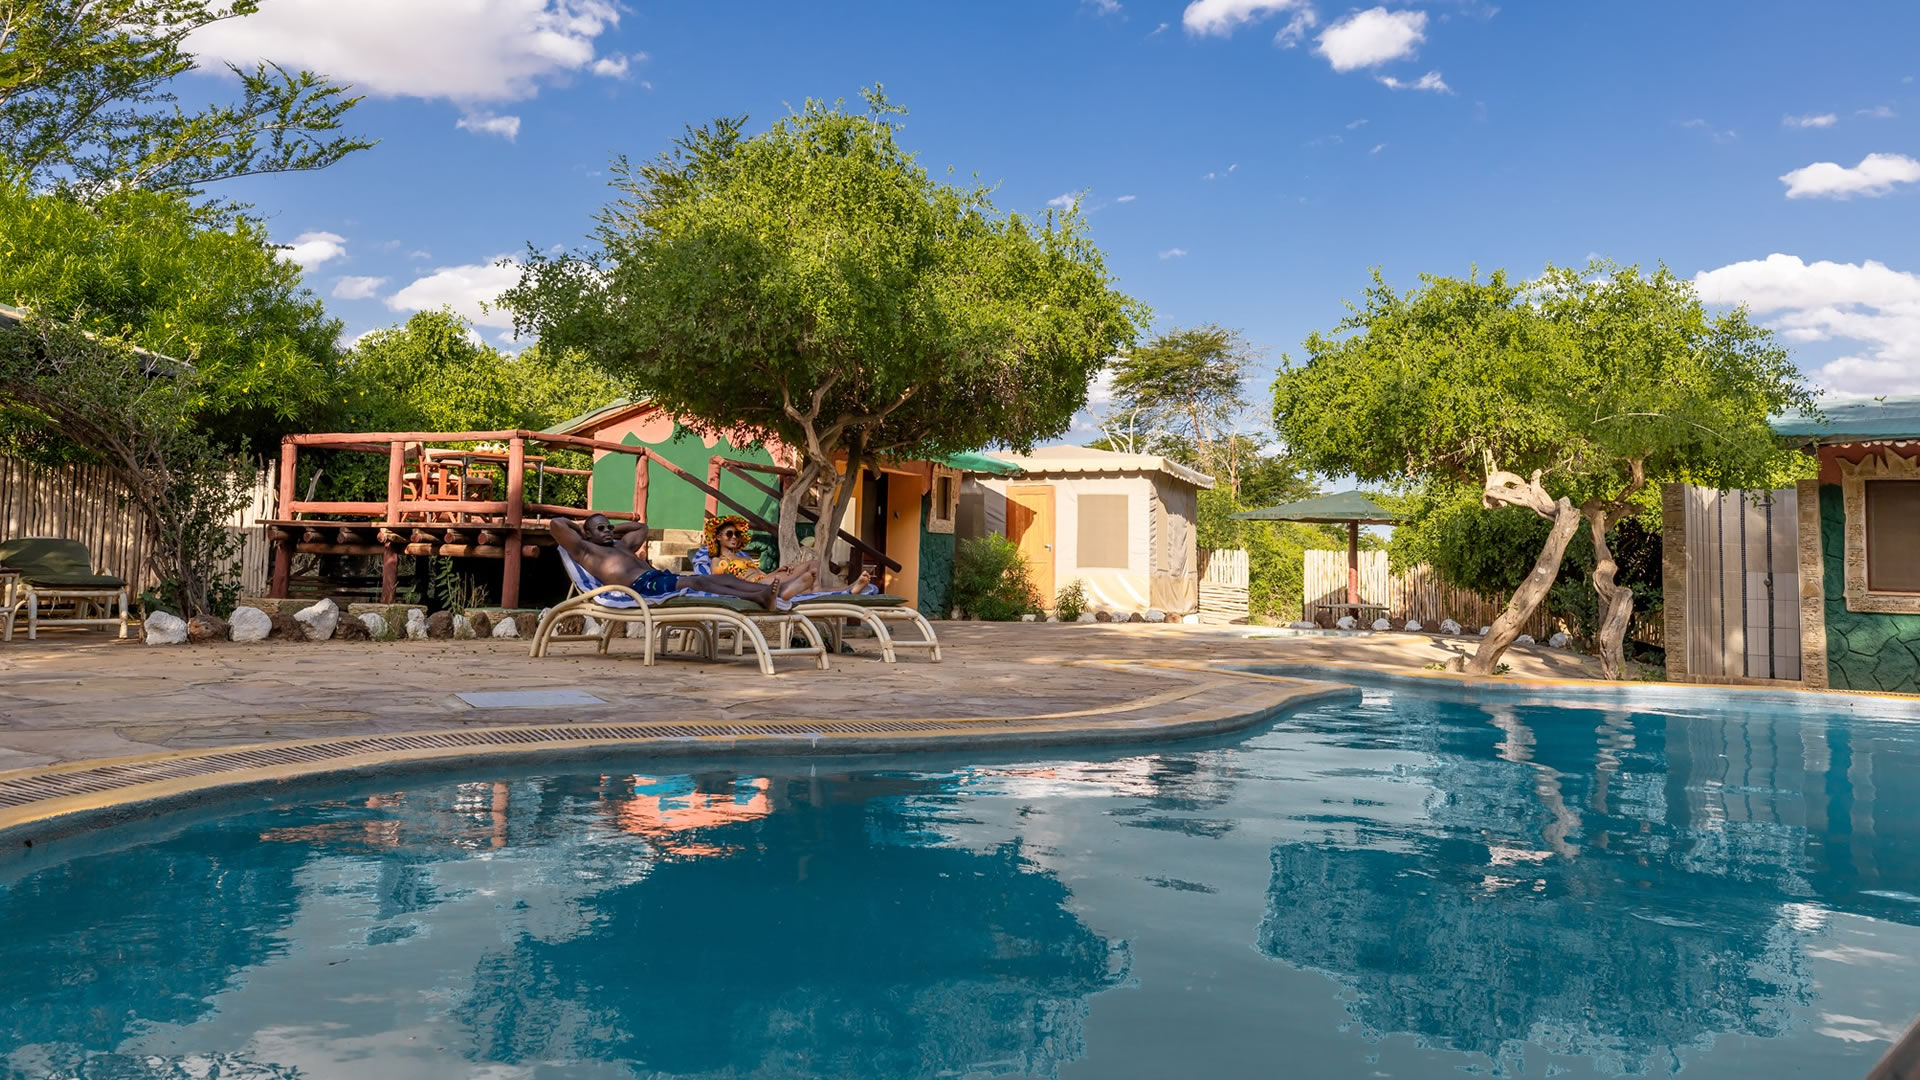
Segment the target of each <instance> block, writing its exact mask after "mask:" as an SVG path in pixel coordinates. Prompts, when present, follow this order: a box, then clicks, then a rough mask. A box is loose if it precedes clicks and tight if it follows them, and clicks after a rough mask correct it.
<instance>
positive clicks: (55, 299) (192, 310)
mask: <svg viewBox="0 0 1920 1080" xmlns="http://www.w3.org/2000/svg"><path fill="white" fill-rule="evenodd" d="M0 302H4V303H7V304H10V305H13V306H16V307H21V308H26V309H28V310H30V311H33V312H36V313H38V314H40V315H43V316H45V317H46V318H48V319H49V320H52V321H55V322H63V323H68V324H71V325H73V326H74V327H76V328H77V329H80V330H84V331H88V332H91V333H96V334H103V335H108V336H116V337H117V336H124V337H125V338H126V339H127V340H128V341H129V342H131V343H133V344H136V345H138V346H140V347H142V348H146V349H150V350H152V351H154V352H157V353H162V354H165V355H168V356H173V357H178V358H179V359H181V360H183V361H187V362H189V363H191V364H192V365H193V367H194V370H195V373H196V374H195V378H194V380H193V382H192V384H191V392H192V393H193V394H194V398H193V400H192V401H191V402H190V405H191V406H192V410H193V414H194V415H195V417H197V418H198V420H199V422H201V423H203V424H206V425H208V426H210V427H213V428H217V429H218V430H219V431H220V432H221V433H222V436H223V438H227V437H231V440H232V441H233V443H234V445H236V446H250V447H253V448H255V449H258V448H260V447H262V446H264V445H266V444H269V443H271V442H273V441H274V440H277V439H278V438H279V436H280V435H281V434H282V433H283V432H285V431H286V430H288V429H289V428H291V427H296V426H300V424H301V422H302V421H303V420H306V419H309V418H314V417H317V416H322V415H325V413H326V412H327V410H328V409H330V408H331V407H333V406H335V405H338V404H340V402H339V401H338V399H337V398H335V397H334V396H333V391H334V387H333V385H332V384H333V380H334V378H335V376H336V375H337V368H336V362H337V358H338V352H337V346H336V345H335V341H336V339H337V338H338V336H339V333H340V323H339V322H338V321H337V320H334V319H330V318H328V317H327V315H326V311H325V309H324V308H323V307H322V306H321V303H320V300H319V298H318V297H316V296H314V295H313V293H311V292H310V291H308V290H307V289H306V287H305V286H304V285H303V284H302V283H301V278H300V268H299V267H298V266H296V265H294V264H293V263H290V262H288V261H286V260H285V259H281V258H279V257H277V256H276V255H275V253H274V252H273V250H272V249H271V248H270V247H268V246H267V244H266V237H265V236H264V235H263V234H262V233H261V232H260V230H259V229H258V228H257V227H256V226H254V225H252V224H250V223H248V222H245V221H241V222H237V223H235V224H233V225H232V226H230V227H228V228H224V229H221V228H209V227H206V226H204V225H202V224H200V223H198V222H197V221H196V220H195V219H194V214H193V211H192V210H191V208H190V207H188V206H187V205H186V204H185V203H184V202H183V201H181V200H180V199H179V198H177V197H173V196H169V195H164V194H160V193H157V192H150V191H136V190H127V191H118V192H114V193H112V194H109V195H107V196H105V197H103V198H101V199H100V200H98V201H97V202H95V203H93V204H91V205H89V204H85V203H82V202H80V201H78V200H76V199H74V198H71V197H69V196H67V195H63V194H34V193H33V192H32V191H30V190H29V189H28V188H27V186H26V185H25V184H24V183H23V182H19V181H15V182H12V183H0ZM18 415H19V413H18V411H17V410H16V416H18ZM31 428H32V425H31V424H25V425H18V424H17V425H16V427H15V431H16V441H32V437H31V436H30V435H29V434H27V432H30V431H31ZM23 429H25V430H24V431H23ZM40 434H42V435H44V432H41V433H40ZM43 441H44V440H43Z"/></svg>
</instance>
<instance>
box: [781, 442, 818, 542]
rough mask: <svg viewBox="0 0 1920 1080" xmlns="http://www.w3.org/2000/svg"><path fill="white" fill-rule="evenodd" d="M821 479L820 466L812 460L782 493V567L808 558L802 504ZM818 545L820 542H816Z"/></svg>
mask: <svg viewBox="0 0 1920 1080" xmlns="http://www.w3.org/2000/svg"><path fill="white" fill-rule="evenodd" d="M819 479H820V464H819V462H817V461H814V460H812V459H807V460H804V461H802V462H801V463H800V467H799V469H798V470H797V471H796V473H795V475H794V478H793V480H792V481H791V482H790V483H788V484H787V486H786V487H785V488H784V489H782V490H781V492H780V520H779V530H780V531H779V542H780V565H782V566H791V565H792V564H794V563H795V562H798V561H799V560H800V559H802V558H804V557H805V556H806V552H807V549H806V548H805V547H804V546H802V545H801V543H800V531H799V525H800V504H801V503H803V502H805V501H806V498H807V495H808V494H809V493H810V492H812V490H813V488H814V485H815V484H816V483H818V481H819ZM814 542H815V543H816V544H817V543H819V541H817V540H816V541H814Z"/></svg>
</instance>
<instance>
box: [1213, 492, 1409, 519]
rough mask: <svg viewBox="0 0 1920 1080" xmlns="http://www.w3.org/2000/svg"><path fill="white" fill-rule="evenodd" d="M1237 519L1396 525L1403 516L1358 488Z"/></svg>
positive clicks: (1264, 509) (1251, 512) (1250, 512)
mask: <svg viewBox="0 0 1920 1080" xmlns="http://www.w3.org/2000/svg"><path fill="white" fill-rule="evenodd" d="M1233 518H1234V520H1236V521H1304V522H1309V523H1311V524H1315V525H1352V524H1356V523H1357V524H1361V525H1392V524H1395V523H1396V522H1398V521H1399V520H1400V519H1399V517H1398V516H1396V515H1395V514H1394V513H1393V512H1392V511H1390V510H1388V509H1386V508H1385V507H1383V506H1381V505H1380V504H1379V503H1376V502H1374V501H1373V500H1372V499H1369V498H1367V497H1366V496H1365V495H1363V494H1361V493H1360V492H1358V491H1342V492H1338V493H1336V494H1333V495H1316V496H1314V497H1313V498H1311V499H1301V500H1300V501H1299V502H1290V503H1285V504H1283V505H1280V506H1268V507H1264V508H1262V509H1259V510H1247V511H1244V512H1242V513H1238V514H1235V515H1233Z"/></svg>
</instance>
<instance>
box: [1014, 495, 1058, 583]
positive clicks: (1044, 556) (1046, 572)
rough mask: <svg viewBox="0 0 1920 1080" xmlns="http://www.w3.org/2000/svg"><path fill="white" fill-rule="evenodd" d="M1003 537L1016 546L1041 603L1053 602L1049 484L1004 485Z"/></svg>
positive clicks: (1051, 517) (1051, 520)
mask: <svg viewBox="0 0 1920 1080" xmlns="http://www.w3.org/2000/svg"><path fill="white" fill-rule="evenodd" d="M1007 539H1009V540H1011V541H1013V542H1014V543H1016V544H1018V545H1020V553H1021V554H1023V555H1025V556H1026V557H1027V566H1028V568H1029V569H1030V570H1031V571H1032V574H1033V587H1034V588H1035V589H1037V590H1039V592H1040V603H1041V605H1042V606H1051V605H1052V604H1053V485H1051V484H1026V485H1018V486H1013V487H1009V488H1007Z"/></svg>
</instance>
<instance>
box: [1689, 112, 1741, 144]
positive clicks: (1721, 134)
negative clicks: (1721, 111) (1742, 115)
mask: <svg viewBox="0 0 1920 1080" xmlns="http://www.w3.org/2000/svg"><path fill="white" fill-rule="evenodd" d="M1680 126H1681V127H1683V128H1687V129H1689V130H1692V131H1704V132H1706V133H1707V137H1708V138H1710V139H1712V140H1713V141H1714V142H1717V143H1725V142H1732V141H1733V140H1735V139H1737V138H1739V137H1740V133H1739V132H1737V131H1733V130H1727V131H1720V130H1718V129H1717V128H1715V127H1714V126H1713V125H1712V124H1709V123H1707V122H1706V120H1705V119H1703V118H1701V117H1698V116H1696V117H1694V118H1693V119H1691V120H1683V121H1681V122H1680Z"/></svg>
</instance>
